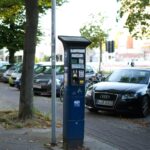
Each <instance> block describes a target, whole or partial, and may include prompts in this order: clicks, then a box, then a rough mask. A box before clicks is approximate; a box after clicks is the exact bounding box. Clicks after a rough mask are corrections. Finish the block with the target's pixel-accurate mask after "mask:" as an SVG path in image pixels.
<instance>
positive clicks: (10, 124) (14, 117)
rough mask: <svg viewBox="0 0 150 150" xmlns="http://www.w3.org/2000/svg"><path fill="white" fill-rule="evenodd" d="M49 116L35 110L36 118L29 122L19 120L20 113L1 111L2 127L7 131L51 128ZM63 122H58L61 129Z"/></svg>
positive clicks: (0, 122)
mask: <svg viewBox="0 0 150 150" xmlns="http://www.w3.org/2000/svg"><path fill="white" fill-rule="evenodd" d="M49 116H50V115H49V114H46V115H45V114H43V113H41V112H40V111H38V110H34V117H33V118H32V119H28V120H25V121H23V120H19V119H18V111H16V110H13V111H12V110H7V111H0V126H1V127H3V128H5V129H14V128H49V127H50V126H51V119H50V117H49ZM61 126H62V125H61V122H57V125H56V127H57V128H60V127H61Z"/></svg>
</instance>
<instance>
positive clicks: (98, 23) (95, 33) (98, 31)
mask: <svg viewBox="0 0 150 150" xmlns="http://www.w3.org/2000/svg"><path fill="white" fill-rule="evenodd" d="M103 24H104V17H102V16H101V14H99V15H98V19H95V16H93V15H92V20H91V21H90V22H89V23H87V24H86V25H84V26H83V27H82V28H80V33H81V35H82V36H83V37H85V38H87V39H88V40H90V41H91V42H92V43H91V44H90V45H89V48H94V47H96V48H97V47H99V46H100V42H102V43H103V42H104V41H105V40H106V37H107V32H106V31H105V30H104V26H103Z"/></svg>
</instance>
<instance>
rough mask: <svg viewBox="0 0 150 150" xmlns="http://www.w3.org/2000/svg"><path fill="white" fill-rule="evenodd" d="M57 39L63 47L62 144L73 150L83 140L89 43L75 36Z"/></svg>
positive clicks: (81, 144)
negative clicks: (86, 60)
mask: <svg viewBox="0 0 150 150" xmlns="http://www.w3.org/2000/svg"><path fill="white" fill-rule="evenodd" d="M58 38H59V39H60V40H61V41H62V43H63V46H64V71H65V72H64V102H63V144H64V148H65V149H68V150H70V149H71V150H74V149H77V148H79V147H80V148H81V147H82V146H83V140H84V95H85V57H86V50H85V48H86V47H87V46H88V45H89V44H90V41H88V40H87V39H85V38H83V37H75V36H58Z"/></svg>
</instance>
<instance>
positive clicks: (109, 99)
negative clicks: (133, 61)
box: [85, 68, 150, 117]
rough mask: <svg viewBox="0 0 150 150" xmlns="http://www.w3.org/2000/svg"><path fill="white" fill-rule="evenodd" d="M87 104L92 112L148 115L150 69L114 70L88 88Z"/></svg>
mask: <svg viewBox="0 0 150 150" xmlns="http://www.w3.org/2000/svg"><path fill="white" fill-rule="evenodd" d="M85 104H86V108H87V109H88V110H89V111H91V112H97V111H99V110H105V111H116V112H130V113H134V114H138V115H140V116H142V117H145V116H147V115H148V112H149V106H150V69H138V68H127V69H119V70H116V71H114V72H113V73H112V74H111V75H110V76H108V77H107V78H106V79H105V81H102V82H99V83H96V84H94V85H92V86H90V87H89V88H88V89H87V92H86V95H85Z"/></svg>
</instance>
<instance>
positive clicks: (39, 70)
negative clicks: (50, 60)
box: [34, 66, 46, 74]
mask: <svg viewBox="0 0 150 150" xmlns="http://www.w3.org/2000/svg"><path fill="white" fill-rule="evenodd" d="M45 69H46V66H37V67H36V68H35V69H34V73H36V74H39V73H42V72H43V71H44V70H45Z"/></svg>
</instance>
